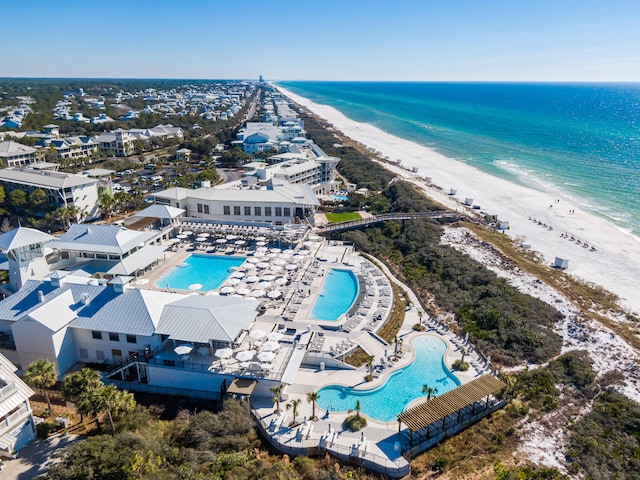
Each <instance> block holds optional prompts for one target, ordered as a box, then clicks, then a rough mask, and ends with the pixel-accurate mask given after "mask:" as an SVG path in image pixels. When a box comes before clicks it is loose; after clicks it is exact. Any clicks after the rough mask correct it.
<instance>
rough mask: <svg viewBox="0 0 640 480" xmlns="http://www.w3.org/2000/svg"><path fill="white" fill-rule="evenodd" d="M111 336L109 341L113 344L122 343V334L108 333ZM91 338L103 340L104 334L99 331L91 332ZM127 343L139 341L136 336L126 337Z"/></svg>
mask: <svg viewBox="0 0 640 480" xmlns="http://www.w3.org/2000/svg"><path fill="white" fill-rule="evenodd" d="M107 333H108V334H109V340H110V341H112V342H119V341H120V334H119V333H116V332H107ZM91 336H92V337H93V338H94V339H95V340H102V332H101V331H99V330H91ZM126 337H127V343H138V339H137V338H136V336H135V335H126Z"/></svg>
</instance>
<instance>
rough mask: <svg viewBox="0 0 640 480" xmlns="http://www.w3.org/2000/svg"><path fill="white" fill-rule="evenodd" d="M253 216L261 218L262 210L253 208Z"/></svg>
mask: <svg viewBox="0 0 640 480" xmlns="http://www.w3.org/2000/svg"><path fill="white" fill-rule="evenodd" d="M253 214H254V215H255V216H256V217H260V216H261V215H262V208H260V207H253Z"/></svg>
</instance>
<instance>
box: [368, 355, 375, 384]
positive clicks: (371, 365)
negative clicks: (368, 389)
mask: <svg viewBox="0 0 640 480" xmlns="http://www.w3.org/2000/svg"><path fill="white" fill-rule="evenodd" d="M374 360H375V357H374V356H373V355H368V356H367V369H368V370H369V375H368V376H367V379H368V380H372V379H373V361H374Z"/></svg>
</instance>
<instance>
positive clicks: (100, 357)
mask: <svg viewBox="0 0 640 480" xmlns="http://www.w3.org/2000/svg"><path fill="white" fill-rule="evenodd" d="M79 350H80V358H81V359H83V360H86V359H87V358H89V350H87V349H86V348H80V349H79ZM132 353H134V352H129V355H131V354H132ZM111 357H112V358H113V359H117V358H119V357H122V350H119V349H117V348H113V349H111ZM96 360H97V361H99V362H104V361H105V355H104V351H103V350H96Z"/></svg>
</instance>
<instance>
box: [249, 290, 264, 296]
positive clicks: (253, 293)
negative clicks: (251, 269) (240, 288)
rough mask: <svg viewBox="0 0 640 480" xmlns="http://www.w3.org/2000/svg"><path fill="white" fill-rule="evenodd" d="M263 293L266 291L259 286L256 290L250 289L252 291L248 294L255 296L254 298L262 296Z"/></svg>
mask: <svg viewBox="0 0 640 480" xmlns="http://www.w3.org/2000/svg"><path fill="white" fill-rule="evenodd" d="M265 293H266V292H265V291H264V290H262V289H261V288H258V289H256V290H254V291H252V292H251V293H250V294H249V296H250V297H255V298H258V297H264V294H265Z"/></svg>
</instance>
